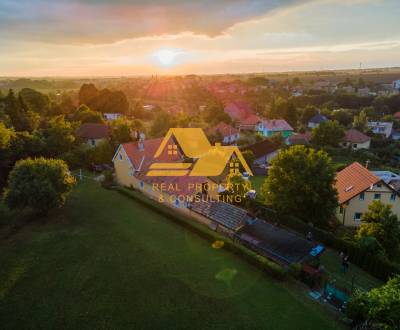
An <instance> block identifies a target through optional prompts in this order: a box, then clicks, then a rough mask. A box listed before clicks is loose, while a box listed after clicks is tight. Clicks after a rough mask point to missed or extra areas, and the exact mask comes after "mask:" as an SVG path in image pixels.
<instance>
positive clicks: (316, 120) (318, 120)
mask: <svg viewBox="0 0 400 330" xmlns="http://www.w3.org/2000/svg"><path fill="white" fill-rule="evenodd" d="M327 120H328V118H326V117H325V116H324V115H321V114H320V113H317V114H316V115H315V116H314V117H312V118H311V119H310V120H309V121H308V122H309V123H314V124H320V123H322V122H324V121H327Z"/></svg>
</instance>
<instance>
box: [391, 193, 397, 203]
mask: <svg viewBox="0 0 400 330" xmlns="http://www.w3.org/2000/svg"><path fill="white" fill-rule="evenodd" d="M395 200H396V194H391V195H390V201H391V202H394V201H395Z"/></svg>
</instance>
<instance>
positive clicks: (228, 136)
mask: <svg viewBox="0 0 400 330" xmlns="http://www.w3.org/2000/svg"><path fill="white" fill-rule="evenodd" d="M206 133H207V135H209V136H210V135H213V136H216V135H220V136H221V139H222V140H221V141H219V142H222V143H223V144H234V143H236V142H237V141H238V140H239V138H240V131H239V130H238V129H237V128H235V127H232V126H231V125H228V124H226V123H224V122H220V123H219V124H218V125H216V126H214V127H211V128H210V129H208V130H207V131H206Z"/></svg>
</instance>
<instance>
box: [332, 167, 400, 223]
mask: <svg viewBox="0 0 400 330" xmlns="http://www.w3.org/2000/svg"><path fill="white" fill-rule="evenodd" d="M335 186H336V190H337V192H338V201H339V207H338V209H337V213H336V215H337V217H338V219H339V221H340V222H341V223H342V224H343V225H345V226H359V225H360V224H361V218H362V215H363V213H365V212H367V211H368V206H369V205H370V204H371V203H372V202H373V201H381V202H382V203H384V204H389V205H391V206H392V212H393V213H394V214H396V215H397V216H400V202H399V196H398V193H397V192H396V190H395V189H394V187H392V186H391V185H390V184H387V183H385V181H384V180H382V179H381V178H380V177H378V176H376V175H375V174H373V173H372V172H370V171H369V170H368V169H367V168H365V167H364V166H362V165H361V164H359V163H357V162H356V163H353V164H351V165H349V166H347V167H346V168H344V169H343V170H341V171H340V172H338V173H337V174H336V182H335Z"/></svg>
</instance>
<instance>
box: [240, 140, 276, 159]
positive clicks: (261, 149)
mask: <svg viewBox="0 0 400 330" xmlns="http://www.w3.org/2000/svg"><path fill="white" fill-rule="evenodd" d="M278 149H279V146H278V145H276V144H275V143H272V142H271V141H270V140H269V139H265V140H263V141H261V142H257V143H254V144H251V145H249V146H246V147H244V148H243V150H242V151H246V150H250V151H252V152H253V154H254V157H255V159H257V158H260V157H262V156H265V155H268V154H270V153H271V152H274V151H277V150H278Z"/></svg>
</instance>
